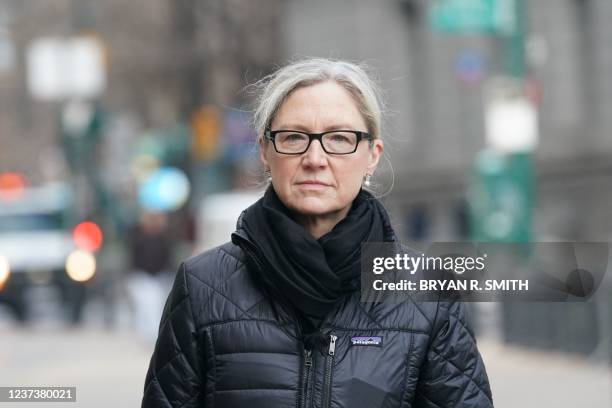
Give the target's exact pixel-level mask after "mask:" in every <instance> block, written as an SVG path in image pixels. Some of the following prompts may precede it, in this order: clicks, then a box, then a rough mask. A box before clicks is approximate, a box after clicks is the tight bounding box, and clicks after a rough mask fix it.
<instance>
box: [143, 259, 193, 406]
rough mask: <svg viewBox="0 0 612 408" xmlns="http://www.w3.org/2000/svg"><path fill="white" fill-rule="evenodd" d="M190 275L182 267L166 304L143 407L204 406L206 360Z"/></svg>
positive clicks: (150, 367) (146, 382) (149, 371)
mask: <svg viewBox="0 0 612 408" xmlns="http://www.w3.org/2000/svg"><path fill="white" fill-rule="evenodd" d="M191 283H193V282H190V280H189V274H188V273H187V271H186V268H185V265H184V264H183V265H181V267H180V268H179V271H178V273H177V275H176V278H175V280H174V285H173V287H172V290H171V291H170V295H169V296H168V300H167V301H166V304H165V307H164V312H163V314H162V318H161V323H160V326H159V333H158V338H157V343H156V344H155V351H154V352H153V356H152V357H151V362H150V364H149V370H148V372H147V376H146V379H145V386H144V396H143V400H142V407H143V408H158V407H159V408H162V407H163V408H176V407H182V408H190V407H204V403H203V402H202V401H200V400H201V399H202V395H201V390H202V383H201V382H202V378H203V372H202V371H203V367H202V363H201V362H202V361H203V358H202V356H201V354H200V348H199V342H198V338H197V335H196V325H195V322H194V315H193V309H192V307H191V298H190V292H189V289H190V284H191Z"/></svg>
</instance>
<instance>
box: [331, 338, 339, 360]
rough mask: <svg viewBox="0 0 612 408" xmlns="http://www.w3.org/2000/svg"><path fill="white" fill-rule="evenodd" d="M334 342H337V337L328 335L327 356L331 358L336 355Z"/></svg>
mask: <svg viewBox="0 0 612 408" xmlns="http://www.w3.org/2000/svg"><path fill="white" fill-rule="evenodd" d="M336 340H338V336H335V335H333V334H332V335H330V336H329V355H330V356H333V355H334V354H336Z"/></svg>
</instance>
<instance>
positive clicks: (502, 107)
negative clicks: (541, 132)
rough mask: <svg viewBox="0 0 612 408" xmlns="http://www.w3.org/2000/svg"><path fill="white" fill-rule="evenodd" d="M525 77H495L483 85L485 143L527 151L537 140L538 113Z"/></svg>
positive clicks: (509, 150) (499, 149) (506, 149)
mask: <svg viewBox="0 0 612 408" xmlns="http://www.w3.org/2000/svg"><path fill="white" fill-rule="evenodd" d="M526 90H527V86H526V84H525V81H523V80H517V79H513V78H496V79H493V80H491V81H490V82H489V83H488V84H487V86H486V87H485V103H486V106H485V129H486V140H487V146H488V147H489V148H492V149H493V150H495V151H497V152H502V153H516V152H531V151H533V150H535V148H536V146H537V144H538V113H537V109H536V107H535V106H534V104H533V102H532V101H531V99H529V98H528V97H527V94H526Z"/></svg>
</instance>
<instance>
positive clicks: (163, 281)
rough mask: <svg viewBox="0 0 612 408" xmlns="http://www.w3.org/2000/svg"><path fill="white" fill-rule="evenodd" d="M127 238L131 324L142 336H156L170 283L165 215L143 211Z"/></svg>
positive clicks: (153, 338) (169, 258)
mask: <svg viewBox="0 0 612 408" xmlns="http://www.w3.org/2000/svg"><path fill="white" fill-rule="evenodd" d="M129 240H130V261H131V271H130V275H129V276H128V278H127V283H126V288H127V291H128V296H129V299H130V304H131V307H132V322H133V326H134V329H135V330H136V331H137V332H138V333H139V334H140V335H141V337H143V338H144V339H146V340H155V337H156V336H157V330H158V328H159V320H160V317H161V314H162V311H163V306H164V300H165V299H166V297H167V296H168V292H169V291H170V287H171V286H172V273H171V269H170V267H169V266H170V261H171V256H172V252H171V251H172V247H171V241H170V237H169V236H168V228H167V216H166V215H165V214H164V213H161V212H152V211H143V212H142V214H141V215H140V218H139V220H138V223H137V224H136V225H135V226H134V227H133V229H132V231H131V232H130V237H129Z"/></svg>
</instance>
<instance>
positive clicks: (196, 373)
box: [142, 232, 493, 408]
mask: <svg viewBox="0 0 612 408" xmlns="http://www.w3.org/2000/svg"><path fill="white" fill-rule="evenodd" d="M238 233H239V232H238ZM234 238H235V240H236V239H246V238H245V237H244V236H243V237H242V238H240V236H239V235H238V236H235V237H234ZM241 247H244V246H243V245H241ZM246 260H247V254H245V252H243V250H242V249H241V248H240V247H239V246H237V245H235V244H232V243H227V244H225V245H223V246H221V247H218V248H215V249H212V250H210V251H208V252H205V253H203V254H200V255H198V256H195V257H193V258H191V259H189V260H188V261H186V262H185V263H184V264H183V265H181V268H180V270H179V272H178V274H177V276H176V280H175V282H174V287H173V288H172V291H171V293H170V296H169V298H168V300H167V303H166V306H165V309H164V313H163V317H162V321H161V326H160V331H159V338H158V340H157V344H156V347H155V352H154V354H153V357H152V359H151V363H150V366H149V371H148V373H147V376H146V380H145V389H144V398H143V403H142V406H143V407H147V408H153V407H173V408H178V407H183V408H189V407H206V408H210V407H222V408H233V407H249V408H258V407H262V408H263V407H265V408H276V407H287V408H289V407H297V408H300V407H317V408H319V407H321V408H327V407H335V408H337V407H351V408H359V407H364V408H366V407H367V408H374V407H406V408H408V407H413V408H416V407H423V408H424V407H430V408H447V407H481V408H484V407H492V406H493V403H492V398H491V391H490V389H489V383H488V379H487V375H486V372H485V368H484V365H483V362H482V359H481V357H480V355H479V353H478V350H477V348H476V342H475V340H474V337H473V334H472V332H471V331H470V329H469V328H468V326H467V324H466V321H465V316H464V312H463V305H462V304H461V303H453V302H439V303H437V302H422V303H416V302H413V301H410V300H409V301H403V302H402V303H393V302H381V303H360V301H359V293H354V294H353V295H350V296H347V297H346V298H345V299H344V300H343V301H342V302H340V303H339V305H338V307H337V308H336V309H335V310H334V311H333V312H332V313H331V314H330V315H329V316H328V318H326V319H325V320H324V322H323V325H322V330H321V331H322V333H323V334H324V337H323V338H324V339H326V341H325V342H324V343H323V344H321V346H320V347H318V349H314V350H312V351H308V350H305V347H304V343H303V342H302V340H301V336H300V334H299V327H298V325H297V324H296V320H295V318H294V314H293V313H292V312H291V311H290V309H289V308H287V307H284V306H283V305H282V304H279V303H278V302H276V301H274V300H273V299H270V298H269V297H268V296H266V295H265V294H264V293H263V292H262V290H260V289H259V288H258V286H257V285H256V283H255V282H254V281H253V278H252V274H251V273H250V272H249V268H248V267H247V262H246Z"/></svg>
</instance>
